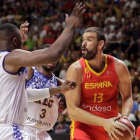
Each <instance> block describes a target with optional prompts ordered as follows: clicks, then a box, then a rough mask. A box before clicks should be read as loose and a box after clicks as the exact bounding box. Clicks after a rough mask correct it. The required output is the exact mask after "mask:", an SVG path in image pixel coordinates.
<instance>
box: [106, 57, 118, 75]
mask: <svg viewBox="0 0 140 140" xmlns="http://www.w3.org/2000/svg"><path fill="white" fill-rule="evenodd" d="M107 61H108V67H109V69H113V71H114V72H115V75H116V76H117V73H116V69H115V60H114V57H113V56H111V55H107ZM117 77H118V76H117Z"/></svg>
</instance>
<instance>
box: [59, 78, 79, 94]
mask: <svg viewBox="0 0 140 140" xmlns="http://www.w3.org/2000/svg"><path fill="white" fill-rule="evenodd" d="M76 85H77V84H76V82H75V81H72V80H65V82H64V83H63V84H62V85H61V86H60V87H61V92H62V93H65V92H67V91H69V90H72V89H75V87H76Z"/></svg>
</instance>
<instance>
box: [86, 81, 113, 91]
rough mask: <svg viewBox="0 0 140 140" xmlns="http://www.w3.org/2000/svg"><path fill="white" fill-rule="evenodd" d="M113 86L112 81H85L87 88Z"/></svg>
mask: <svg viewBox="0 0 140 140" xmlns="http://www.w3.org/2000/svg"><path fill="white" fill-rule="evenodd" d="M109 87H113V85H112V83H111V82H110V81H103V82H99V83H85V89H97V88H109Z"/></svg>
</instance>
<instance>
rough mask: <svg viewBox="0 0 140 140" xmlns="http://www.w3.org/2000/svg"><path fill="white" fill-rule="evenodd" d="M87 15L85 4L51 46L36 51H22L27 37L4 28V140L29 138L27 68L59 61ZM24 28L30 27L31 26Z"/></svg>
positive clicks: (0, 114)
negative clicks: (24, 126) (25, 128)
mask: <svg viewBox="0 0 140 140" xmlns="http://www.w3.org/2000/svg"><path fill="white" fill-rule="evenodd" d="M84 12H85V5H83V4H77V5H76V6H75V8H74V10H73V12H72V14H71V16H70V17H69V18H68V16H66V23H67V25H66V28H65V29H64V31H63V32H62V34H61V35H60V37H59V38H58V39H57V40H56V41H55V42H54V43H53V44H52V45H51V47H50V48H49V49H43V50H37V51H33V52H28V51H24V50H21V49H20V48H21V47H22V39H23V38H22V37H21V34H20V31H19V29H18V28H17V27H16V26H15V25H13V24H9V23H6V24H2V25H0V51H1V52H0V83H1V84H0V140H12V139H13V137H15V138H14V139H23V138H24V139H28V133H27V132H26V133H24V131H23V129H24V128H23V127H22V125H24V122H25V120H26V119H27V93H26V89H25V67H32V66H38V65H46V64H47V63H50V62H55V61H57V60H58V59H59V58H60V56H61V55H62V53H63V52H64V51H65V49H66V48H67V46H68V45H69V43H70V41H71V39H72V36H73V33H74V30H75V29H76V28H77V27H78V26H79V24H80V22H81V17H82V15H83V13H84ZM23 26H25V27H28V23H25V24H24V25H23ZM23 26H22V27H23ZM22 27H21V28H22ZM26 31H27V30H25V32H26ZM19 130H21V131H22V133H19ZM21 135H22V136H21Z"/></svg>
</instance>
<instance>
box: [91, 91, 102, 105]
mask: <svg viewBox="0 0 140 140" xmlns="http://www.w3.org/2000/svg"><path fill="white" fill-rule="evenodd" d="M102 101H103V93H98V94H97V93H94V100H93V102H94V103H101V102H102Z"/></svg>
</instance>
